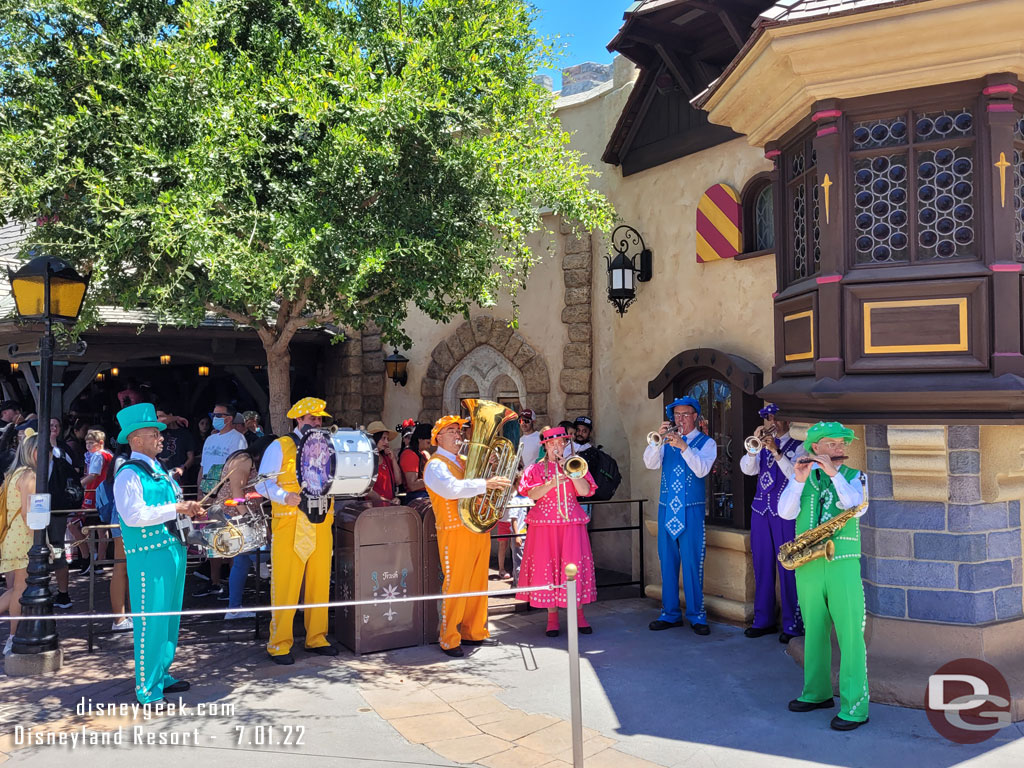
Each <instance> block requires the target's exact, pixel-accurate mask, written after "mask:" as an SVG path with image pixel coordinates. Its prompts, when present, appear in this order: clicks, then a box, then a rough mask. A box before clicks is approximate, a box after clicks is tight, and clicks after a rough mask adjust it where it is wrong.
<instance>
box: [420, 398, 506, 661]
mask: <svg viewBox="0 0 1024 768" xmlns="http://www.w3.org/2000/svg"><path fill="white" fill-rule="evenodd" d="M466 422H467V420H466V419H460V418H459V417H458V416H442V417H441V418H440V419H438V420H437V422H436V423H435V424H434V428H433V430H431V433H430V442H431V444H432V445H436V446H437V452H436V453H434V455H433V456H432V457H431V459H430V461H428V462H427V465H426V467H425V468H424V470H423V482H424V483H425V484H426V486H427V493H428V494H429V495H430V502H431V504H432V505H433V507H434V521H435V524H436V525H437V549H438V553H439V554H440V556H441V569H442V570H443V572H444V583H443V584H442V586H441V591H442V592H443V593H444V594H453V593H458V592H486V591H487V571H488V564H489V562H490V559H491V536H490V533H476V532H474V531H471V530H469V529H468V528H466V526H464V525H463V524H462V520H461V519H460V518H459V499H469V498H472V497H474V496H479V495H480V494H482V493H484V492H485V491H490V490H495V489H499V488H508V486H509V479H508V478H507V477H491V478H488V479H487V480H484V479H482V478H480V479H469V480H466V479H464V478H463V475H464V473H465V467H466V457H465V456H460V455H459V447H460V445H461V443H462V430H463V428H465V426H466ZM489 638H490V632H489V631H488V630H487V596H486V595H484V596H482V597H456V598H451V599H446V600H444V601H443V604H442V607H441V632H440V640H441V650H442V651H443V652H444V653H445V654H447V655H448V656H455V657H459V656H462V655H463V651H462V646H463V645H474V646H475V645H494V644H495V643H494V641H493V640H490V639H489Z"/></svg>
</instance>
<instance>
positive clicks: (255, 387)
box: [224, 365, 270, 416]
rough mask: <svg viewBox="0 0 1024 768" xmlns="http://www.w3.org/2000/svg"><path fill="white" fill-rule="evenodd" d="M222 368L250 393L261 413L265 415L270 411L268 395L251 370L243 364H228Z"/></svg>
mask: <svg viewBox="0 0 1024 768" xmlns="http://www.w3.org/2000/svg"><path fill="white" fill-rule="evenodd" d="M224 370H226V371H227V372H228V373H230V374H231V375H232V376H234V377H235V379H237V380H238V383H239V384H241V385H242V387H244V388H245V391H246V392H248V393H249V394H250V395H252V397H253V399H254V400H255V401H256V408H257V410H258V411H259V412H260V413H261V414H263V415H264V416H266V415H267V414H269V413H270V406H269V403H270V397H269V395H268V394H267V392H266V391H264V389H263V387H261V386H260V385H259V382H258V381H256V377H255V376H253V375H252V371H250V370H249V369H248V368H246V367H245V366H243V365H228V366H225V368H224Z"/></svg>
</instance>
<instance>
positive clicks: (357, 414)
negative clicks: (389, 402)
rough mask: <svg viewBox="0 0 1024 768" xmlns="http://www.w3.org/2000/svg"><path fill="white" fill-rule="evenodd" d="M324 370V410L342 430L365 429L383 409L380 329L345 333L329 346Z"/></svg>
mask: <svg viewBox="0 0 1024 768" xmlns="http://www.w3.org/2000/svg"><path fill="white" fill-rule="evenodd" d="M328 354H329V355H330V357H329V359H328V361H327V364H326V367H325V371H326V377H327V394H326V399H327V411H328V413H331V414H332V415H333V416H334V422H335V423H336V424H339V425H343V426H346V427H358V426H364V427H365V426H366V425H367V424H369V423H370V422H371V421H374V420H376V419H380V418H381V413H382V412H383V410H384V384H385V381H386V379H385V376H384V350H383V346H382V345H381V339H380V330H379V329H378V328H376V327H370V328H367V329H365V330H363V331H347V332H346V336H345V340H344V341H342V342H339V343H338V344H335V345H334V346H332V347H330V350H329V352H328Z"/></svg>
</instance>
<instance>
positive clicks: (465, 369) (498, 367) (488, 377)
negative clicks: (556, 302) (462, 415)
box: [442, 344, 528, 413]
mask: <svg viewBox="0 0 1024 768" xmlns="http://www.w3.org/2000/svg"><path fill="white" fill-rule="evenodd" d="M463 376H468V377H469V378H471V379H472V380H473V381H475V382H476V385H477V391H478V392H479V393H480V397H482V398H486V399H487V400H497V398H498V385H499V384H500V380H501V377H502V376H508V377H509V378H510V379H511V380H512V382H513V383H514V384H515V385H516V390H517V391H518V393H519V402H521V403H525V402H528V399H527V393H526V382H525V381H524V380H523V374H522V373H521V372H520V371H519V369H518V368H516V367H515V366H514V365H512V363H511V361H510V360H509V359H508V358H507V357H505V356H504V355H503V354H501V353H500V352H499V351H498V350H496V349H495V348H494V347H492V346H491V345H490V344H481V345H480V346H479V347H477V348H476V349H474V350H473V351H472V352H470V353H469V354H468V355H466V356H465V357H464V358H462V360H461V361H460V362H459V363H458V364H457V365H456V366H455V367H454V368H453V369H452V370H451V372H450V373H449V374H448V378H447V379H446V380H445V383H444V396H443V398H442V403H443V404H444V409H443V410H444V412H445V413H458V412H459V399H460V398H459V380H460V379H461V378H462V377H463Z"/></svg>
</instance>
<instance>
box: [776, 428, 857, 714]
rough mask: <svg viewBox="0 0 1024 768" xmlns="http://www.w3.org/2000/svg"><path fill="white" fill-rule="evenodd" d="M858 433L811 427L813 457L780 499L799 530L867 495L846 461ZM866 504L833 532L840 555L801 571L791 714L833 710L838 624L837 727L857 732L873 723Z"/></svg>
mask: <svg viewBox="0 0 1024 768" xmlns="http://www.w3.org/2000/svg"><path fill="white" fill-rule="evenodd" d="M853 439H854V436H853V430H852V429H848V428H847V427H844V426H843V425H842V424H840V423H839V422H837V421H822V422H818V423H817V424H815V425H814V426H813V427H811V428H810V429H809V430H807V439H806V440H805V441H804V447H805V449H806V450H807V454H808V455H807V456H805V457H804V458H802V459H799V460H798V461H797V464H796V466H795V470H794V475H793V478H792V479H791V480H790V481H789V484H788V485H787V486H786V490H784V491H783V492H782V497H781V498H780V499H779V517H781V518H783V519H784V520H793V519H795V520H796V535H797V536H800V534H802V533H804V532H806V531H809V530H810V529H812V528H815V527H816V526H818V525H820V524H821V523H824V522H826V521H827V520H831V519H832V518H834V517H836V516H837V515H839V514H841V513H842V512H843V510H845V509H849V508H851V507H857V506H859V505H860V504H862V503H863V502H865V501H866V499H867V479H866V478H865V476H864V473H863V472H860V471H859V470H856V469H853V468H852V467H848V466H846V464H845V460H846V458H847V457H846V456H845V453H846V446H847V444H849V443H850V441H852V440H853ZM866 511H867V505H866V504H865V506H864V507H863V508H861V509H860V510H859V511H858V513H857V515H856V517H853V518H851V519H850V520H849V521H848V522H847V523H846V524H845V525H844V526H843V527H842V528H841V529H840V530H839V531H838V532H837V533H835V534H834V535H833V536H832V541H833V543H834V544H835V557H834V558H833V559H832V560H828V559H826V558H824V557H820V558H817V559H816V560H811V561H810V562H807V563H804V564H803V565H801V566H800V567H798V568H797V569H796V592H797V599H798V600H799V603H800V610H801V612H802V614H803V619H804V633H805V634H804V689H803V692H802V693H801V694H800V697H799V698H797V699H794V700H793V701H791V702H789V709H790V710H791V711H793V712H810V711H813V710H816V709H831V708H832V707H834V706H835V702H834V700H833V698H832V639H831V635H832V626H833V625H835V628H836V637H837V638H838V640H839V653H840V655H841V658H840V662H839V700H840V709H839V714H838V715H836V716H835V717H834V718H832V728H834V729H835V730H837V731H852V730H853V729H855V728H859V727H860V726H862V725H863V724H864V723H866V722H867V721H868V698H869V697H868V668H867V651H866V648H865V645H864V623H865V620H866V614H865V612H864V583H863V582H862V581H861V575H860V520H859V519H858V518H860V516H861V515H863V514H864V513H865V512H866Z"/></svg>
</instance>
